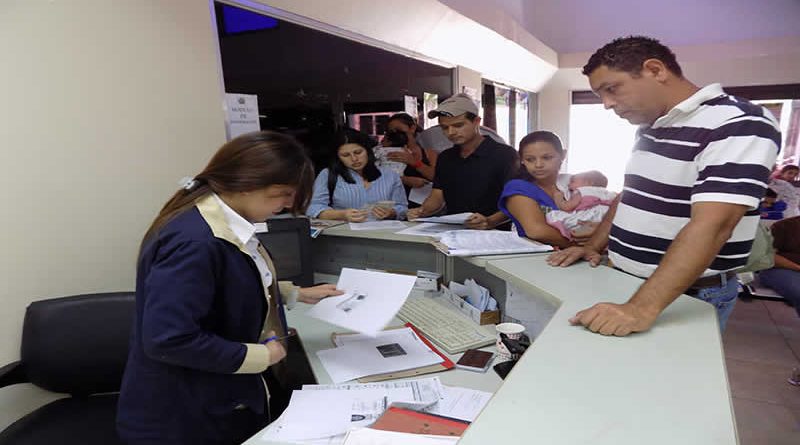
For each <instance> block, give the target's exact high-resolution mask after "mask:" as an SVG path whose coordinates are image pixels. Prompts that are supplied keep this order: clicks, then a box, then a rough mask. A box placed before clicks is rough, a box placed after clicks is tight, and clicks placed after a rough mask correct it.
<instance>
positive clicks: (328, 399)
mask: <svg viewBox="0 0 800 445" xmlns="http://www.w3.org/2000/svg"><path fill="white" fill-rule="evenodd" d="M362 396H363V395H362ZM353 400H354V397H342V395H341V394H340V393H339V392H338V391H337V392H335V393H332V392H330V391H292V398H291V400H290V401H289V406H288V407H287V408H286V410H285V411H284V412H283V414H281V416H280V417H279V418H278V419H277V420H276V421H275V422H274V423H273V425H270V428H268V430H267V431H266V432H265V433H264V434H263V435H262V436H261V439H262V440H264V441H270V440H272V441H276V442H294V441H302V440H310V439H322V438H326V437H331V436H337V435H340V434H344V433H346V432H347V430H348V429H349V428H350V422H351V419H352V416H351V410H352V407H353ZM384 409H385V408H384Z"/></svg>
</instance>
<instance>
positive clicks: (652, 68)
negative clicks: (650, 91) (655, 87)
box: [642, 59, 670, 82]
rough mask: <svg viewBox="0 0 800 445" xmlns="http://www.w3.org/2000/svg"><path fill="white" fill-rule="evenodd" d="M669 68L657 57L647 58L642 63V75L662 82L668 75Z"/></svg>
mask: <svg viewBox="0 0 800 445" xmlns="http://www.w3.org/2000/svg"><path fill="white" fill-rule="evenodd" d="M669 74H670V72H669V69H667V66H666V65H664V62H662V61H660V60H658V59H647V60H645V61H644V62H643V63H642V75H644V76H649V77H652V78H653V79H655V80H657V81H659V82H664V81H666V80H667V78H668V77H669Z"/></svg>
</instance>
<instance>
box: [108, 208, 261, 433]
mask: <svg viewBox="0 0 800 445" xmlns="http://www.w3.org/2000/svg"><path fill="white" fill-rule="evenodd" d="M220 215H222V213H221V212H220ZM209 224H210V223H209V222H208V221H207V220H206V219H205V218H204V216H203V214H201V211H200V210H199V209H198V207H192V208H191V209H189V210H187V211H186V212H184V213H182V214H180V215H178V216H177V217H175V218H174V219H173V220H172V221H170V222H169V223H167V224H166V225H165V226H164V227H163V228H162V229H161V230H160V232H159V233H158V234H157V235H156V236H154V237H152V238H151V239H150V240H148V241H147V242H146V243H145V244H144V245H143V247H142V250H141V253H140V255H139V262H138V268H137V274H136V275H137V276H136V319H135V323H134V327H133V331H132V333H131V343H130V351H129V354H128V362H127V365H126V369H125V374H124V376H123V379H122V388H121V393H120V399H119V408H118V414H117V428H118V432H119V433H120V437H122V439H123V440H125V441H126V442H137V441H148V440H149V441H152V442H153V443H159V444H185V443H197V444H202V443H207V442H214V443H216V442H215V441H223V442H224V441H226V440H229V439H230V437H229V435H230V434H231V433H230V431H226V429H225V428H224V426H225V422H222V421H221V419H224V418H225V417H226V416H231V415H232V414H233V413H234V411H235V409H236V407H237V406H239V405H244V406H246V407H248V408H249V409H250V410H252V411H253V412H256V413H258V414H262V413H263V412H264V408H265V405H266V394H265V391H264V384H263V382H262V380H261V375H260V374H257V373H248V374H244V373H240V374H234V373H235V372H237V371H238V370H239V368H240V367H241V366H242V363H243V361H244V360H245V356H246V355H247V350H246V346H245V343H257V342H258V340H259V336H260V334H261V329H262V327H263V325H264V320H265V318H266V316H267V310H268V306H267V301H266V298H265V294H264V287H263V284H262V282H261V276H260V274H259V272H258V269H257V267H256V264H255V262H254V261H253V259H252V258H251V257H250V256H249V255H247V254H246V253H244V252H243V251H242V250H241V249H240V248H239V247H237V246H236V245H234V244H233V243H231V242H229V241H228V240H225V239H221V238H218V237H217V236H215V233H214V232H213V228H212V227H211V226H210V225H209ZM263 415H266V414H263ZM148 443H149V442H148Z"/></svg>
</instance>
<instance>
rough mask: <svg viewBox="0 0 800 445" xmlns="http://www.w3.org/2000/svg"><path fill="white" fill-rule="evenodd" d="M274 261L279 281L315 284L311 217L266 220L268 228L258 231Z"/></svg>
mask: <svg viewBox="0 0 800 445" xmlns="http://www.w3.org/2000/svg"><path fill="white" fill-rule="evenodd" d="M256 236H257V237H258V240H259V241H260V242H261V244H262V245H263V246H264V248H265V249H267V251H268V252H269V255H270V257H272V261H273V263H274V264H275V272H276V273H277V275H278V277H277V278H278V280H281V281H282V280H286V281H291V282H293V283H294V284H296V285H298V286H302V287H308V286H312V285H313V283H314V270H313V264H312V261H311V224H310V222H309V219H308V218H305V217H301V218H274V219H269V220H267V231H266V232H259V233H257V234H256Z"/></svg>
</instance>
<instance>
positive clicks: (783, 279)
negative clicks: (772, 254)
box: [758, 268, 800, 317]
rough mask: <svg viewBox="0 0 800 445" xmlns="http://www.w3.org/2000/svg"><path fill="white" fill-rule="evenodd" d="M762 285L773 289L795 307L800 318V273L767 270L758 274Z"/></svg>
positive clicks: (777, 269) (785, 270)
mask: <svg viewBox="0 0 800 445" xmlns="http://www.w3.org/2000/svg"><path fill="white" fill-rule="evenodd" d="M758 279H759V280H760V281H761V284H763V285H765V286H767V287H770V288H772V290H774V291H775V292H777V293H779V294H781V296H782V297H783V298H785V299H786V301H788V302H789V303H791V304H792V306H794V310H795V311H797V316H798V317H800V272H797V271H794V270H789V269H780V268H775V269H767V270H762V271H761V272H759V273H758Z"/></svg>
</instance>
